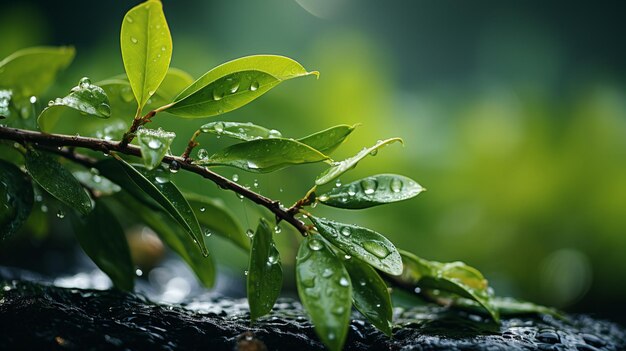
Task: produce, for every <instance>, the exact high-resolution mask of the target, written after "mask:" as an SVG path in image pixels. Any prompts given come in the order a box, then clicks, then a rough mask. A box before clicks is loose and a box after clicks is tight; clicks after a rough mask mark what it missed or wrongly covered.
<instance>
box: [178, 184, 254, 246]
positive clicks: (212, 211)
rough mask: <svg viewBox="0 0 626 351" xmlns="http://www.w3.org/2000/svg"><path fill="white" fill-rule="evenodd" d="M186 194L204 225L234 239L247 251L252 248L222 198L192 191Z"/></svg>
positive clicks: (218, 233)
mask: <svg viewBox="0 0 626 351" xmlns="http://www.w3.org/2000/svg"><path fill="white" fill-rule="evenodd" d="M184 195H185V198H186V199H187V201H188V202H189V205H190V206H191V208H193V211H194V213H195V214H196V217H197V218H198V222H200V224H201V225H202V226H203V227H206V228H207V229H209V230H211V231H212V232H215V233H216V234H217V235H220V236H223V237H224V238H226V239H228V240H230V241H232V242H233V243H234V244H235V245H237V246H239V247H241V248H242V249H244V250H245V251H249V250H250V240H249V239H248V237H247V236H246V234H245V233H244V231H243V229H242V228H241V226H240V225H239V223H238V222H237V220H236V219H235V215H234V214H233V213H232V212H231V211H230V210H229V209H228V207H226V205H225V204H224V201H222V199H211V198H208V197H205V196H202V195H198V194H192V193H185V194H184Z"/></svg>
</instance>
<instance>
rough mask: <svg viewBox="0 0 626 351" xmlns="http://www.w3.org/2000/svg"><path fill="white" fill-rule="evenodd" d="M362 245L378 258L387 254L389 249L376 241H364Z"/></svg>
mask: <svg viewBox="0 0 626 351" xmlns="http://www.w3.org/2000/svg"><path fill="white" fill-rule="evenodd" d="M362 245H363V248H364V249H365V250H366V251H367V252H369V253H371V254H372V255H374V256H376V257H378V258H385V257H387V256H389V250H387V248H386V247H384V246H383V245H382V244H380V243H379V242H377V241H365V242H364V243H363V244H362Z"/></svg>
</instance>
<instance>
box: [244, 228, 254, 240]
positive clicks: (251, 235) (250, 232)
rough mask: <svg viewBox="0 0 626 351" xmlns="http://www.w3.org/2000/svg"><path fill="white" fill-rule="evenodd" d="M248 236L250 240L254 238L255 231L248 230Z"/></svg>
mask: <svg viewBox="0 0 626 351" xmlns="http://www.w3.org/2000/svg"><path fill="white" fill-rule="evenodd" d="M246 236H247V237H248V238H250V239H252V237H253V236H254V231H253V230H252V229H248V230H246Z"/></svg>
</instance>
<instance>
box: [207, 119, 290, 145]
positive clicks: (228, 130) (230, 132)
mask: <svg viewBox="0 0 626 351" xmlns="http://www.w3.org/2000/svg"><path fill="white" fill-rule="evenodd" d="M200 130H201V131H202V132H203V133H211V134H215V135H219V136H226V137H229V138H233V139H239V140H243V141H250V140H256V139H269V138H280V137H282V134H281V133H280V132H279V131H277V130H275V129H267V128H265V127H261V126H258V125H256V124H252V123H239V122H211V123H207V124H205V125H203V126H202V127H200Z"/></svg>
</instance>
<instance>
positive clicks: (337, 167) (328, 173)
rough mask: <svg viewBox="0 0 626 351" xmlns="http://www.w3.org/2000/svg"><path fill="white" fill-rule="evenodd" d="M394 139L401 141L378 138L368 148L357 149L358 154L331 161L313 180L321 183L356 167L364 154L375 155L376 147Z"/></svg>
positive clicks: (317, 183)
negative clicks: (330, 164) (328, 166)
mask: <svg viewBox="0 0 626 351" xmlns="http://www.w3.org/2000/svg"><path fill="white" fill-rule="evenodd" d="M396 141H399V142H402V139H400V138H391V139H387V140H379V141H378V142H377V143H376V144H375V145H374V146H371V147H369V148H363V150H361V151H359V153H358V154H356V155H354V156H352V157H350V158H347V159H345V160H343V161H340V162H335V163H333V165H332V166H330V168H328V169H326V170H325V171H324V172H322V174H320V175H319V176H318V177H317V179H316V180H315V184H316V185H323V184H326V183H328V182H330V181H332V180H334V179H336V178H337V177H339V176H340V175H342V174H344V173H345V172H347V171H349V170H351V169H352V168H354V167H356V165H357V164H358V163H359V161H361V160H362V159H364V158H365V157H366V156H368V155H371V156H375V155H376V154H377V153H378V149H380V148H381V147H383V146H386V145H387V144H391V143H394V142H396Z"/></svg>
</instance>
